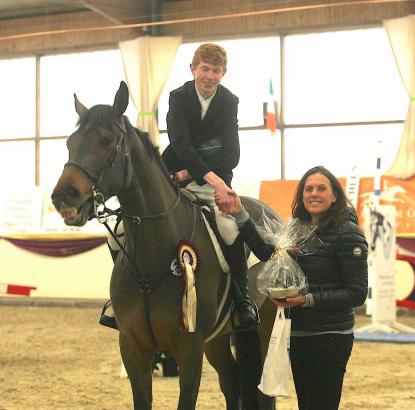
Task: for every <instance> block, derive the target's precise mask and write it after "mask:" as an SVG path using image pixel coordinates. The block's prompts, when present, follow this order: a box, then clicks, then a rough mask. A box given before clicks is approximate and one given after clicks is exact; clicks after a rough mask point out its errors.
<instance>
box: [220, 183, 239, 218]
mask: <svg viewBox="0 0 415 410" xmlns="http://www.w3.org/2000/svg"><path fill="white" fill-rule="evenodd" d="M227 194H228V196H229V198H230V202H229V203H227V204H226V206H224V205H223V203H221V201H220V196H219V193H218V192H217V191H215V194H214V196H215V203H216V205H217V206H218V208H219V210H220V211H221V212H223V213H225V214H227V215H232V214H234V213H236V212H239V211H240V210H241V209H242V208H243V206H242V202H241V199H240V198H239V195H238V194H237V193H236V192H235V191H234V190H233V189H230V190H229V191H227Z"/></svg>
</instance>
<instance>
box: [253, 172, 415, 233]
mask: <svg viewBox="0 0 415 410" xmlns="http://www.w3.org/2000/svg"><path fill="white" fill-rule="evenodd" d="M339 181H340V183H341V184H342V186H343V188H345V187H346V178H339ZM297 185H298V180H287V181H282V180H275V181H262V182H261V189H260V194H259V197H260V199H261V200H262V201H263V202H265V203H266V204H267V205H269V206H270V207H271V208H273V209H274V210H275V211H276V212H277V213H278V214H279V215H280V216H281V217H283V218H289V217H291V202H292V200H293V198H294V194H295V190H296V188H297ZM380 186H381V194H380V203H381V204H384V205H393V206H395V208H396V235H397V236H401V237H415V177H413V178H410V179H406V180H403V179H396V178H391V177H386V176H383V177H382V178H381V184H380ZM373 190H374V179H373V178H360V183H359V200H358V205H357V212H358V215H359V221H360V225H361V226H362V227H363V222H364V221H363V208H364V207H365V206H366V205H369V204H370V202H371V200H372V196H373Z"/></svg>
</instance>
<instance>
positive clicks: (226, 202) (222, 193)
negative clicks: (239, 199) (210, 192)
mask: <svg viewBox="0 0 415 410" xmlns="http://www.w3.org/2000/svg"><path fill="white" fill-rule="evenodd" d="M214 196H215V203H216V205H217V206H218V208H219V210H220V211H221V212H223V213H224V214H227V215H229V214H230V213H231V211H232V210H233V209H234V208H235V197H234V196H233V195H232V190H231V189H230V188H229V187H228V186H227V185H226V184H225V183H223V184H220V185H218V186H217V187H215V194H214Z"/></svg>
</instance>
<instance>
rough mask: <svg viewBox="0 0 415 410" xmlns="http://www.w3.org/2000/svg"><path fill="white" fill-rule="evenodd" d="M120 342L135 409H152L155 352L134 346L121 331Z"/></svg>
mask: <svg viewBox="0 0 415 410" xmlns="http://www.w3.org/2000/svg"><path fill="white" fill-rule="evenodd" d="M119 344H120V352H121V357H122V361H123V363H124V366H125V370H126V371H127V374H128V378H129V380H130V384H131V389H132V392H133V400H134V409H135V410H136V409H139V410H151V406H152V401H153V394H152V366H151V365H152V357H153V354H152V352H143V351H141V350H139V349H137V348H134V347H133V346H132V345H131V344H130V343H129V342H128V340H127V337H126V336H125V335H123V334H122V333H121V332H120V337H119Z"/></svg>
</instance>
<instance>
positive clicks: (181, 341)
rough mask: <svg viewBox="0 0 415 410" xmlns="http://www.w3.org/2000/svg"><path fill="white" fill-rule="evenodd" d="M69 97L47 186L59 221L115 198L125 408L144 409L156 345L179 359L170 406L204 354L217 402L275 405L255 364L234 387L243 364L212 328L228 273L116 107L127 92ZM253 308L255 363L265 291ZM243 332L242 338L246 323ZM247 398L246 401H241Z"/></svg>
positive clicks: (193, 384)
mask: <svg viewBox="0 0 415 410" xmlns="http://www.w3.org/2000/svg"><path fill="white" fill-rule="evenodd" d="M74 99H75V110H76V112H77V113H78V115H79V121H78V124H77V126H78V127H77V129H76V130H75V132H74V133H73V134H71V135H70V136H69V137H68V139H67V148H68V151H69V160H68V162H67V163H66V164H65V165H64V168H63V171H62V174H61V175H60V177H59V179H58V182H57V184H56V187H55V188H54V190H53V193H52V202H53V204H54V206H55V208H56V210H57V211H58V212H59V213H60V215H61V216H62V218H63V219H64V222H65V224H67V225H72V226H83V225H85V224H86V223H87V221H88V220H90V219H91V218H93V217H94V216H96V208H97V206H99V205H100V204H103V203H104V202H105V201H106V200H107V199H108V198H110V197H113V196H116V197H118V200H119V203H120V212H121V213H120V215H121V216H122V220H123V224H124V230H125V248H124V250H123V252H120V253H119V255H118V257H117V260H116V261H115V264H114V268H113V272H112V275H111V281H110V298H111V302H112V306H113V310H114V314H115V316H116V319H117V324H118V327H119V348H120V353H121V357H122V360H123V363H124V365H125V368H126V371H127V374H128V377H129V380H130V384H131V389H132V395H133V402H134V408H135V409H142V410H149V409H151V407H152V357H153V355H154V354H155V352H157V351H161V350H163V351H167V352H169V353H170V354H171V355H172V356H173V357H174V358H175V360H176V362H177V364H178V367H179V388H180V393H179V401H178V407H177V409H179V410H192V409H195V406H196V400H197V395H198V390H199V385H200V380H201V370H202V362H203V355H204V354H205V355H206V358H207V360H208V361H209V363H210V364H211V365H212V366H213V367H214V368H215V370H216V371H217V373H218V377H219V384H220V388H221V391H222V393H223V394H224V397H225V401H226V409H227V410H237V409H240V406H241V401H242V402H243V401H244V400H245V404H243V405H244V406H245V407H244V408H246V409H249V410H254V409H256V408H258V409H263V410H271V409H275V404H274V403H275V401H274V399H273V398H271V397H268V396H265V395H263V394H262V393H261V392H259V390H257V387H256V386H257V385H258V382H259V379H258V371H257V370H256V371H254V372H253V373H252V372H251V375H249V373H247V375H246V376H244V375H243V376H242V380H243V381H245V384H248V383H250V386H245V387H242V388H241V387H240V377H241V376H240V375H239V368H240V367H242V368H243V367H244V364H242V365H241V366H240V365H238V363H237V362H236V361H235V358H234V356H233V355H232V351H231V350H232V349H231V344H230V337H231V332H232V327H231V325H230V320H229V317H228V319H227V323H226V324H225V325H224V326H222V328H221V329H220V330H219V331H217V332H216V333H214V332H213V329H215V324H216V323H217V321H218V320H217V319H218V318H217V316H218V306H219V305H220V304H221V303H222V300H223V299H222V298H223V296H222V295H224V293H225V290H226V288H227V287H228V288H229V285H227V284H228V283H229V280H228V279H227V277H229V275H226V274H224V273H223V269H222V267H221V264H220V262H219V259H218V257H217V254H216V253H215V249H214V245H213V243H212V240H211V237H210V235H209V232H208V227H207V226H206V224H205V222H204V217H203V216H202V213H201V211H200V207H199V206H198V205H197V204H196V202H195V201H194V200H193V199H192V198H190V197H189V196H188V195H186V194H185V192H184V191H183V190H182V189H180V188H178V187H177V186H175V185H174V184H173V183H172V181H171V178H170V175H169V174H168V172H167V169H166V167H165V166H164V164H163V161H162V159H161V156H160V154H159V151H158V148H157V147H155V146H154V145H153V144H152V143H151V141H150V138H149V136H148V134H147V133H145V132H142V131H141V130H139V129H137V128H135V127H133V126H132V125H131V123H130V122H129V120H128V118H127V117H126V116H125V115H124V112H125V110H126V108H127V105H128V100H129V92H128V87H127V85H126V84H125V83H124V82H121V83H120V86H119V89H118V91H117V92H116V95H115V99H114V103H113V105H112V106H111V105H95V106H93V107H91V108H89V109H88V108H86V107H85V106H84V105H83V104H82V103H81V102H80V101H79V100H78V98H77V96H76V95H75V94H74ZM242 200H243V203H244V205H245V207H246V208H247V209H248V211H249V212H250V214H251V216H252V217H253V218H254V219H258V218H259V217H260V216H261V215H262V213H263V212H264V210H265V212H266V214H267V215H268V216H271V217H273V218H276V219H278V216H277V215H276V213H275V212H274V211H272V210H271V209H270V208H269V207H267V206H266V205H265V204H262V203H261V202H260V201H258V200H254V199H252V198H248V197H243V198H242ZM178 244H182V247H184V248H186V246H188V247H190V248H191V249H192V250H194V255H193V256H194V257H195V259H197V263H198V268H197V269H195V271H194V281H195V289H196V295H197V302H196V304H197V308H196V326H195V329H194V331H187V330H186V329H184V328H183V309H182V306H183V287H184V285H183V277H180V276H178V275H177V274H176V275H173V274H172V270H174V269H172V267H171V265H172V261H174V260H176V261H177V252H178ZM259 313H260V319H261V325H259V326H258V331H257V332H256V331H255V335H258V336H255V335H254V336H253V337H254V338H255V337H256V338H257V339H258V340H259V341H260V343H261V346H260V347H258V349H255V350H253V351H252V354H251V355H248V356H250V357H251V358H253V357H255V355H256V354H261V358H260V360H261V359H262V362H263V360H264V356H265V353H266V351H267V346H268V342H269V339H270V334H271V330H272V325H273V323H274V318H275V306H274V305H273V304H272V303H271V302H270V301H269V300H268V299H267V300H266V301H265V302H264V303H263V304H262V306H261V307H260V310H259ZM245 333H246V338H247V339H248V336H249V335H248V334H249V332H245ZM243 336H245V335H243ZM251 336H252V335H251ZM241 340H244V337H242V338H241ZM242 344H243V343H242ZM247 348H250V347H247ZM258 350H260V352H258ZM243 355H245V354H243ZM245 356H246V355H245ZM260 364H261V366H262V363H260ZM245 367H246V366H245ZM252 374H253V376H252ZM250 380H251V381H250ZM248 391H251V392H252V391H253V392H254V395H255V398H253V399H252V397H251V398H247V399H243V400H241V393H243V392H245V393H246V392H248ZM242 395H243V394H242ZM249 400H253V401H252V403H253V404H247V402H248V401H249Z"/></svg>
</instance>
